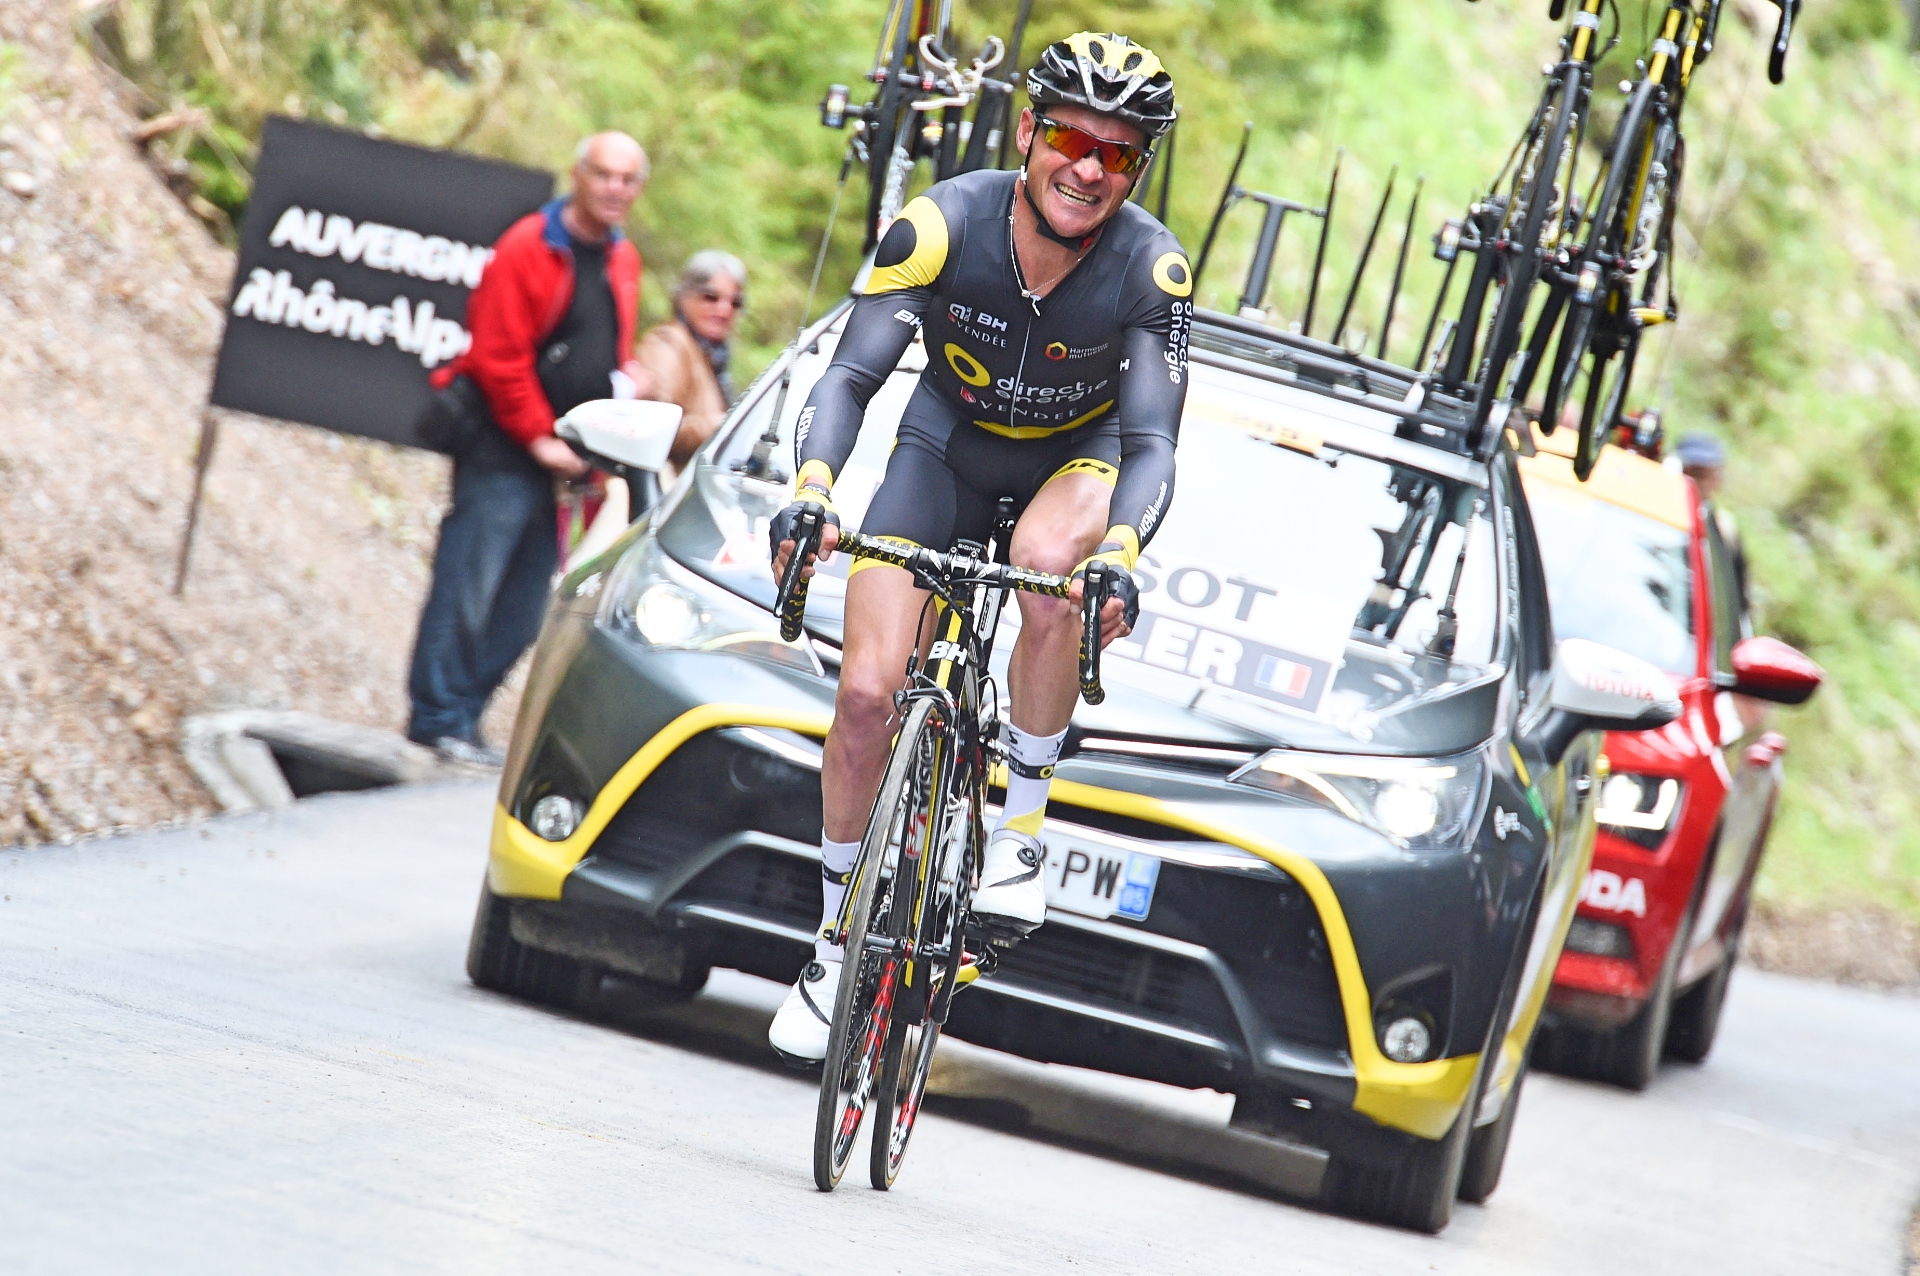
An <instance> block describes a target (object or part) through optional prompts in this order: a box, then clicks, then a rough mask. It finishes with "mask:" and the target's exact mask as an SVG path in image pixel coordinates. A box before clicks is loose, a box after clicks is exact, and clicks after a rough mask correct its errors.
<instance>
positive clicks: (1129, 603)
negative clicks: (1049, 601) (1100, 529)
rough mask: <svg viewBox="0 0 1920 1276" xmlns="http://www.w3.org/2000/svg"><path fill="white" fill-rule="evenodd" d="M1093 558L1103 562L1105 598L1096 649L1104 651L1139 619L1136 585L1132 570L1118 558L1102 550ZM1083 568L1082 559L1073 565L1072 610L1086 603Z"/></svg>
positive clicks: (1076, 609) (1085, 567) (1085, 565)
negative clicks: (1111, 557)
mask: <svg viewBox="0 0 1920 1276" xmlns="http://www.w3.org/2000/svg"><path fill="white" fill-rule="evenodd" d="M1094 558H1098V559H1101V560H1102V561H1104V562H1106V563H1107V599H1106V602H1105V603H1103V604H1102V605H1101V607H1100V649H1101V650H1102V651H1105V650H1106V649H1107V647H1109V646H1110V645H1112V644H1113V642H1114V641H1115V640H1117V639H1120V638H1125V637H1126V636H1127V635H1128V634H1130V633H1132V632H1133V626H1134V623H1135V622H1136V621H1138V620H1139V619H1140V586H1139V585H1138V584H1136V583H1135V582H1134V579H1133V573H1131V572H1129V571H1128V570H1127V569H1126V568H1125V567H1123V566H1121V565H1120V563H1119V562H1117V561H1114V560H1112V559H1109V558H1108V557H1107V556H1106V555H1105V554H1096V555H1094ZM1092 561H1093V559H1088V560H1087V562H1092ZM1086 572H1087V564H1086V563H1082V564H1080V566H1079V567H1077V568H1075V569H1074V573H1073V592H1072V594H1071V595H1069V596H1070V597H1071V598H1072V600H1073V606H1074V610H1075V611H1076V612H1077V611H1079V610H1080V609H1081V608H1082V607H1084V606H1086Z"/></svg>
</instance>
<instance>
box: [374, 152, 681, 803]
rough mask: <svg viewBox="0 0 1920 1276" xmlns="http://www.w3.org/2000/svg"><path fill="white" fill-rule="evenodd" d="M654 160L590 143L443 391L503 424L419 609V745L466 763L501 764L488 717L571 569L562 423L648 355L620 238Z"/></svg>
mask: <svg viewBox="0 0 1920 1276" xmlns="http://www.w3.org/2000/svg"><path fill="white" fill-rule="evenodd" d="M646 178H647V156H646V152H644V151H643V150H641V149H640V144H639V143H638V142H636V141H634V140H633V139H632V138H631V137H628V136H627V135H626V134H624V133H600V134H596V135H595V136H593V137H590V138H588V139H587V140H586V141H584V142H582V143H581V144H580V149H579V151H578V152H577V153H576V155H575V163H574V167H573V193H572V195H570V196H563V197H561V198H559V199H556V200H554V201H552V202H551V203H549V204H547V205H546V206H545V207H544V208H542V209H540V211H538V212H536V213H529V214H528V215H527V216H525V217H523V218H521V219H520V220H519V221H517V222H515V223H514V224H513V225H512V226H511V227H509V228H508V230H507V233H506V234H504V235H502V236H501V237H500V238H499V240H498V241H497V242H496V243H495V244H494V256H493V260H492V261H490V262H489V263H488V264H487V269H486V273H485V274H484V275H483V276H481V279H480V285H479V287H477V288H475V289H474V290H473V294H472V296H471V297H469V298H468V301H467V328H468V331H470V332H471V333H472V334H473V345H472V346H471V348H470V349H468V351H467V353H466V354H464V355H462V356H461V357H460V358H459V359H457V360H456V361H454V363H453V364H452V365H451V366H449V367H447V368H444V369H442V370H441V372H440V373H439V374H438V375H437V376H436V378H435V385H436V388H439V387H443V386H445V385H446V384H447V383H448V382H450V381H451V380H452V379H453V378H454V377H455V376H465V377H468V378H471V379H472V381H473V382H474V383H475V384H476V385H478V386H479V388H480V391H481V393H482V395H483V396H484V397H485V399H486V402H487V407H488V414H489V416H490V417H491V418H492V421H491V424H490V425H488V426H487V427H486V428H485V429H483V430H482V431H481V432H480V437H479V438H478V439H477V440H476V441H475V442H474V444H473V445H472V446H470V447H469V448H468V449H467V450H466V451H465V452H463V453H462V454H460V455H459V456H456V457H455V458H454V462H453V507H452V508H451V509H450V510H448V511H447V515H446V517H445V518H444V519H443V520H441V523H440V544H439V547H438V548H437V549H436V550H435V552H434V558H433V586H432V589H431V590H430V591H429V592H428V595H427V604H426V607H425V608H424V609H423V610H422V611H421V614H420V633H419V637H418V638H417V639H416V640H415V643H414V649H413V668H412V672H411V674H410V675H409V677H408V691H409V693H410V695H411V696H412V699H413V713H412V718H411V720H410V721H409V723H408V726H407V735H408V736H409V738H411V739H413V740H415V741H417V742H418V743H421V744H425V745H429V746H431V747H433V748H435V749H437V750H438V751H439V752H440V753H441V754H442V755H443V756H445V757H448V758H452V759H456V760H459V761H464V762H475V763H480V764H482V765H490V766H498V765H500V762H501V755H500V753H499V751H498V750H496V749H493V748H490V747H489V746H488V745H487V744H486V743H485V741H483V740H482V739H481V737H480V715H481V714H482V713H483V712H484V711H485V709H486V707H487V700H488V699H489V698H490V697H491V696H492V695H493V693H494V691H495V690H496V689H497V688H498V687H499V685H500V682H501V680H502V679H503V678H505V677H506V675H507V671H508V670H509V669H511V668H512V667H513V663H514V661H516V660H518V659H519V658H520V653H521V652H523V651H525V650H526V649H527V645H528V644H529V643H531V642H532V641H533V639H534V636H535V635H536V634H537V633H538V632H539V629H540V616H541V613H542V611H543V610H544V609H545V606H546V599H547V589H548V585H549V583H550V582H551V580H552V577H553V573H554V570H555V568H556V567H558V565H559V545H558V540H557V537H556V535H555V509H554V495H553V485H554V482H555V480H556V478H558V479H571V478H579V477H582V476H583V475H585V473H586V472H587V467H586V466H585V465H584V464H583V463H582V462H581V460H580V458H579V457H578V456H576V455H575V454H574V452H573V450H572V449H571V448H569V447H568V446H567V445H566V444H565V443H563V442H561V441H560V440H559V439H557V438H555V437H554V434H553V423H554V421H555V420H557V419H558V418H559V417H562V416H565V415H566V414H567V413H568V412H569V411H571V410H572V409H573V408H574V407H576V406H577V405H579V404H581V403H584V402H586V401H588V400H589V399H605V398H610V397H612V395H613V380H612V378H613V374H614V373H615V372H616V371H620V372H624V373H625V374H626V375H627V376H629V377H632V378H633V380H634V381H635V383H636V385H637V387H638V391H639V393H640V394H642V395H645V394H646V393H647V392H648V389H649V382H648V377H647V373H646V371H645V370H644V369H643V368H642V367H641V366H640V365H639V364H638V363H636V362H634V360H633V337H634V325H635V322H636V317H637V316H636V313H635V310H636V305H637V303H638V300H639V294H640V254H639V252H638V251H636V250H635V248H634V246H633V243H632V241H630V240H629V239H627V238H626V236H625V235H623V234H622V233H621V232H620V225H621V223H622V222H624V221H625V220H626V218H627V214H628V212H629V211H630V210H631V209H632V208H633V201H634V200H635V199H636V198H638V197H639V194H640V190H641V187H642V186H644V185H645V184H646Z"/></svg>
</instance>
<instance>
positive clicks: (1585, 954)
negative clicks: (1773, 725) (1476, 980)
mask: <svg viewBox="0 0 1920 1276" xmlns="http://www.w3.org/2000/svg"><path fill="white" fill-rule="evenodd" d="M1537 442H1538V444H1539V452H1538V454H1537V455H1535V456H1532V457H1528V458H1526V459H1524V460H1522V461H1521V463H1520V468H1521V473H1522V476H1523V482H1524V485H1525V488H1526V493H1527V499H1528V502H1529V504H1530V505H1531V507H1532V510H1533V520H1534V526H1535V528H1536V529H1537V530H1538V535H1539V541H1540V550H1541V554H1542V556H1543V557H1544V559H1545V560H1546V568H1547V582H1548V594H1549V597H1550V600H1551V603H1552V609H1553V624H1554V632H1555V635H1556V637H1559V638H1589V639H1592V640H1594V641H1596V642H1602V643H1606V644H1608V645H1609V646H1613V647H1617V648H1619V649H1620V650H1622V651H1627V652H1631V653H1633V654H1634V655H1637V656H1640V657H1642V658H1643V659H1646V660H1649V661H1651V662H1653V663H1654V664H1655V665H1657V666H1659V667H1660V668H1662V669H1665V670H1667V671H1668V672H1669V673H1670V674H1672V676H1673V679H1674V682H1675V684H1676V686H1677V688H1678V690H1679V693H1680V700H1681V703H1682V704H1683V705H1684V706H1685V709H1684V712H1683V713H1682V715H1681V717H1680V718H1679V719H1678V720H1677V721H1675V722H1674V723H1672V724H1671V725H1669V726H1667V727H1664V728H1662V729H1660V730H1658V731H1647V732H1641V733H1638V734H1631V735H1629V734H1617V733H1616V734H1610V735H1608V737H1607V742H1606V757H1607V760H1608V762H1609V763H1610V764H1611V769H1610V771H1608V772H1604V773H1603V776H1604V778H1602V779H1601V780H1600V785H1601V789H1600V800H1599V803H1598V820H1599V834H1598V836H1597V837H1596V839H1595V842H1594V852H1593V865H1592V867H1591V869H1589V871H1588V875H1587V883H1586V888H1585V890H1584V891H1583V892H1582V894H1581V897H1580V907H1579V911H1578V914H1577V916H1576V917H1575V919H1574V922H1573V925H1572V928H1571V930H1570V931H1569V932H1568V934H1567V943H1566V949H1565V951H1564V953H1563V954H1562V956H1561V958H1560V964H1559V968H1558V969H1557V971H1556V972H1555V974H1554V980H1553V988H1552V991H1551V993H1550V994H1549V997H1548V1002H1547V1012H1546V1014H1545V1016H1544V1017H1543V1019H1542V1022H1541V1032H1540V1036H1539V1039H1538V1040H1537V1042H1536V1043H1535V1046H1534V1053H1533V1060H1534V1062H1535V1063H1536V1064H1537V1065H1538V1066H1541V1067H1545V1068H1548V1069H1550V1070H1553V1071H1556V1072H1567V1073H1572V1074H1574V1075H1578V1076H1587V1077H1592V1078H1594V1079H1597V1080H1604V1081H1611V1082H1613V1083H1615V1084H1617V1085H1621V1086H1625V1087H1627V1088H1629V1089H1634V1090H1639V1089H1643V1088H1644V1087H1645V1086H1646V1085H1647V1083H1648V1082H1649V1081H1651V1080H1652V1079H1653V1075H1654V1072H1655V1070H1656V1069H1657V1067H1658V1065H1659V1062H1660V1058H1661V1055H1662V1053H1665V1054H1667V1055H1671V1056H1672V1057H1674V1058H1678V1059H1684V1060H1689V1061H1693V1062H1698V1061H1699V1060H1701V1059H1704V1058H1705V1057H1706V1055H1707V1051H1708V1050H1710V1049H1711V1048H1712V1046H1713V1038H1714V1032H1715V1030H1716V1028H1717V1027H1718V1026H1719V1019H1720V1006H1721V1003H1722V1002H1723V1001H1724V1000H1725V998H1726V994H1727V980H1728V976H1729V975H1730V974H1731V973H1732V970H1733V966H1734V962H1735V961H1736V960H1737V958H1738V956H1739V949H1740V929H1741V926H1742V924H1743V923H1744V922H1745V921H1746V916H1747V905H1748V901H1749V899H1750V897H1751V894H1752V888H1753V879H1754V876H1755V874H1756V873H1757V872H1758V870H1759V867H1760V857H1761V855H1762V853H1763V852H1764V851H1765V850H1766V842H1767V831H1768V828H1769V826H1770V824H1771V823H1772V820H1773V813H1774V808H1775V805H1776V804H1777V803H1778V800H1779V793H1780V781H1781V774H1782V768H1781V762H1780V755H1781V754H1782V753H1784V752H1785V751H1786V747H1787V742H1786V738H1785V737H1784V736H1782V735H1781V734H1780V733H1779V732H1777V731H1773V730H1770V729H1768V718H1769V716H1770V714H1769V710H1768V705H1767V702H1768V701H1773V702H1777V703H1782V704H1799V703H1801V702H1803V701H1804V700H1806V699H1807V697H1809V696H1811V695H1812V694H1813V692H1814V689H1815V688H1816V687H1818V686H1819V685H1820V679H1821V671H1820V668H1819V666H1818V665H1816V664H1814V663H1813V662H1812V661H1811V660H1809V659H1807V658H1806V657H1805V656H1803V655H1801V654H1800V653H1799V652H1798V651H1795V650H1794V649H1793V648H1792V647H1789V646H1788V645H1787V644H1785V643H1783V642H1780V641H1778V640H1776V639H1773V638H1755V637H1750V636H1748V625H1747V618H1746V615H1745V611H1744V607H1743V605H1742V602H1741V592H1742V591H1741V584H1740V581H1739V579H1738V576H1737V571H1738V568H1737V565H1736V561H1735V558H1734V555H1733V553H1732V552H1731V550H1730V548H1729V546H1728V544H1727V542H1726V539H1725V538H1724V537H1723V536H1722V534H1721V532H1720V529H1719V527H1718V526H1717V521H1716V519H1715V518H1714V516H1713V513H1712V511H1711V509H1710V508H1706V507H1703V505H1702V503H1701V501H1700V500H1699V499H1698V496H1697V493H1696V491H1695V488H1694V485H1693V483H1692V482H1691V481H1690V480H1689V479H1687V478H1686V477H1685V476H1683V475H1682V474H1680V473H1678V472H1677V471H1674V470H1669V469H1666V468H1664V467H1662V466H1661V465H1660V464H1659V463H1658V462H1656V461H1653V460H1649V459H1647V458H1646V457H1643V456H1639V455H1636V454H1634V453H1632V452H1628V451H1624V450H1621V449H1619V448H1609V449H1607V450H1606V452H1605V454H1604V455H1603V456H1602V457H1601V459H1600V463H1599V464H1598V466H1596V468H1595V470H1594V473H1593V476H1592V478H1591V479H1590V480H1589V481H1588V482H1586V483H1580V482H1578V481H1576V480H1575V478H1574V476H1573V466H1572V463H1571V461H1570V460H1569V459H1568V455H1569V454H1570V453H1571V451H1572V444H1573V440H1572V439H1571V438H1570V437H1569V432H1568V431H1561V432H1559V433H1558V434H1556V435H1555V436H1554V437H1552V438H1548V439H1537Z"/></svg>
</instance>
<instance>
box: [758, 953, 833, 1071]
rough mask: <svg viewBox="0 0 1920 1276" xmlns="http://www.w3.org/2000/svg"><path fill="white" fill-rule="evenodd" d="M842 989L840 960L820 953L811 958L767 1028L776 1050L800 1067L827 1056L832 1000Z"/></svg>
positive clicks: (831, 1020)
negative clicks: (824, 957)
mask: <svg viewBox="0 0 1920 1276" xmlns="http://www.w3.org/2000/svg"><path fill="white" fill-rule="evenodd" d="M839 993H840V963H839V962H837V961H829V960H823V959H821V958H819V957H815V958H814V959H813V960H812V961H810V962H808V963H807V968H806V969H805V970H803V971H801V972H800V978H799V979H797V980H795V981H794V985H793V987H792V988H790V989H788V990H787V999H786V1000H785V1001H783V1002H781V1003H780V1009H779V1011H778V1012H777V1013H776V1014H775V1015H774V1016H773V1023H772V1024H771V1025H770V1026H769V1027H768V1028H767V1043H768V1044H769V1045H771V1046H772V1047H773V1052H774V1053H775V1054H777V1055H779V1056H780V1057H781V1058H782V1059H784V1060H786V1061H787V1062H788V1063H790V1064H793V1065H794V1066H795V1067H800V1068H810V1067H812V1066H813V1065H814V1064H817V1063H819V1062H820V1061H821V1060H822V1059H824V1058H826V1057H827V1038H828V1037H829V1036H831V1035H832V1033H833V1000H834V998H835V997H837V996H838V995H839Z"/></svg>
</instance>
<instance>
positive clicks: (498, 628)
mask: <svg viewBox="0 0 1920 1276" xmlns="http://www.w3.org/2000/svg"><path fill="white" fill-rule="evenodd" d="M515 451H516V452H517V451H518V449H517V448H516V449H515ZM554 520H555V511H554V501H553V478H552V476H551V475H549V474H548V473H547V471H546V470H544V469H542V468H540V467H539V465H538V464H537V463H535V462H534V460H533V458H532V457H530V456H527V455H525V454H524V453H521V454H520V455H518V456H509V455H506V454H505V453H504V452H503V451H501V450H499V449H477V450H476V451H475V452H474V453H472V454H470V455H467V456H461V457H458V458H456V459H455V461H454V466H453V508H452V509H450V510H449V511H447V516H446V518H445V519H443V520H442V521H441V523H440V544H439V547H438V548H437V549H436V550H435V551H434V555H433V588H432V589H431V590H430V591H429V592H428V594H427V605H426V606H425V607H424V608H423V609H422V610H421V612H420V634H419V637H418V638H417V639H416V640H415V641H414V647H413V669H412V672H411V673H410V674H409V675H408V678H407V690H408V693H409V694H410V695H411V696H412V698H413V716H412V719H411V720H410V721H409V722H408V724H407V735H408V737H409V738H410V739H413V740H415V741H417V742H419V743H421V744H432V743H433V742H434V741H436V740H438V739H440V738H441V737H443V736H454V737H456V738H458V739H461V740H469V741H477V740H478V739H479V731H480V715H481V714H482V713H483V712H485V711H486V707H487V700H488V699H489V698H490V697H491V696H492V695H493V693H494V692H495V691H496V690H497V689H498V688H499V686H500V683H501V681H502V680H503V679H504V678H505V677H506V676H507V671H508V670H509V669H511V668H513V663H514V661H516V660H518V659H519V658H520V653H521V652H523V651H525V650H526V649H527V646H528V644H530V643H531V642H532V641H533V640H534V638H535V637H536V636H537V635H538V634H539V632H540V620H541V615H542V613H543V612H544V611H545V609H546V605H547V594H548V589H549V586H550V584H551V582H552V580H553V573H554V569H555V568H556V567H558V566H559V560H560V548H559V543H558V532H557V528H556V526H555V521H554Z"/></svg>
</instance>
